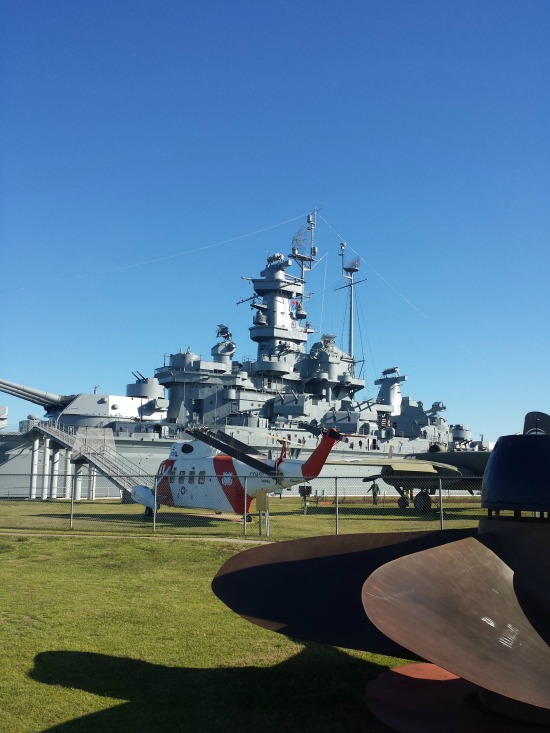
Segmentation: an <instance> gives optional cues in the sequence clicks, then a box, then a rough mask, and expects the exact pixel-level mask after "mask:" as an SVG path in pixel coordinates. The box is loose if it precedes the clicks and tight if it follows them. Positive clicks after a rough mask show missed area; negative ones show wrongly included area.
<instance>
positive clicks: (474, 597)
mask: <svg viewBox="0 0 550 733" xmlns="http://www.w3.org/2000/svg"><path fill="white" fill-rule="evenodd" d="M543 529H544V530H546V527H544V528H543ZM531 534H534V537H531ZM510 537H511V538H512V539H515V538H514V536H513V534H512V533H510ZM547 539H548V538H547V532H545V533H542V532H539V533H536V532H535V533H527V534H525V535H524V541H523V548H521V545H520V544H519V543H518V547H519V548H520V549H525V550H526V551H529V550H531V555H532V556H531V557H529V555H528V552H527V558H526V559H525V560H524V559H523V558H522V557H521V556H520V555H518V554H516V553H514V558H513V560H514V562H513V564H514V565H515V568H514V569H512V568H511V567H510V566H509V565H507V564H506V563H505V562H504V561H503V560H502V559H501V558H500V557H499V556H498V555H497V554H496V553H495V552H494V551H493V550H492V549H491V548H490V545H491V544H492V542H493V541H494V539H493V536H492V535H491V534H488V535H479V536H478V537H469V538H466V539H461V540H458V541H455V542H450V543H447V544H444V545H440V546H439V547H434V548H431V549H427V550H423V551H421V552H418V553H416V554H414V555H407V556H402V557H401V558H399V559H396V560H395V561H394V562H391V563H386V564H384V565H383V566H381V567H379V568H378V569H377V570H376V571H375V572H374V573H372V575H370V577H369V578H368V579H367V580H366V582H365V584H364V586H363V591H362V597H363V605H364V607H365V611H366V613H367V614H368V617H369V618H370V620H371V622H372V623H374V624H375V625H376V626H377V627H378V629H380V631H382V632H383V633H384V634H386V636H387V637H389V638H390V639H392V640H393V641H394V642H396V643H397V644H402V645H403V646H406V647H407V648H409V649H410V650H411V651H412V652H413V653H414V654H416V655H418V656H419V657H422V658H424V659H428V660H430V661H431V662H434V663H435V664H437V665H438V666H440V667H443V668H444V669H446V670H448V671H449V672H453V673H454V674H456V675H459V676H460V677H463V678H464V679H466V680H468V681H469V682H473V683H474V684H476V685H478V686H479V687H481V688H483V689H484V690H489V691H491V692H494V693H496V694H497V695H502V696H504V697H507V698H512V699H514V700H519V701H521V702H523V703H528V704H529V705H534V706H537V707H540V708H543V709H545V710H548V709H550V699H549V696H548V690H549V689H550V648H549V647H548V645H547V643H545V638H546V639H548V632H549V624H548V620H547V619H548V605H547V602H548V596H549V594H548V593H546V598H544V589H543V590H542V591H539V593H538V597H536V596H535V594H534V593H533V592H529V593H527V592H525V593H523V592H522V587H521V582H522V579H523V578H522V576H527V577H526V578H525V581H526V582H527V583H528V582H529V577H528V576H529V573H530V572H531V571H532V568H533V565H534V564H535V563H534V562H533V560H534V558H538V564H539V565H540V566H542V568H544V569H547V568H548V562H547V561H546V548H547ZM533 544H534V545H535V547H532V545H533ZM488 545H489V546H488ZM504 546H506V543H504ZM536 550H538V552H537V551H536ZM527 560H528V561H527ZM544 577H546V578H547V575H546V576H545V575H544V574H543V573H542V572H541V573H540V577H539V581H540V580H542V579H543V578H544ZM540 586H544V583H539V587H540ZM531 591H532V589H531ZM545 601H546V603H545Z"/></svg>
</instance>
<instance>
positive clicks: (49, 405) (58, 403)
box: [0, 379, 77, 412]
mask: <svg viewBox="0 0 550 733" xmlns="http://www.w3.org/2000/svg"><path fill="white" fill-rule="evenodd" d="M0 392H5V393H6V394H9V395H12V397H19V398H21V399H22V400H28V401H29V402H33V403H34V404H35V405H41V406H42V407H43V408H44V409H45V410H46V412H48V411H50V410H54V409H55V410H59V409H63V407H65V405H68V404H69V402H71V401H72V400H74V398H75V397H77V395H74V394H72V395H60V394H55V392H45V391H44V390H42V389H34V388H33V387H25V386H24V385H23V384H17V382H10V381H8V380H7V379H0Z"/></svg>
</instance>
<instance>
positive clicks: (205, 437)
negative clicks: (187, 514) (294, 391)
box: [130, 428, 340, 514]
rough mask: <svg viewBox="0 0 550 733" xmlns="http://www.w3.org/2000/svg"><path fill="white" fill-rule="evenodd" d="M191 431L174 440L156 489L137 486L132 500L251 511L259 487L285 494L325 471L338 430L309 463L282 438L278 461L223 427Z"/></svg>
mask: <svg viewBox="0 0 550 733" xmlns="http://www.w3.org/2000/svg"><path fill="white" fill-rule="evenodd" d="M186 432H188V433H189V434H190V435H192V436H193V437H194V438H195V440H192V441H188V442H180V443H174V445H173V446H172V448H171V450H170V455H169V456H168V458H167V459H166V460H165V461H163V462H162V463H161V465H160V468H159V472H158V474H157V479H156V487H155V488H156V492H155V491H153V490H152V489H150V488H148V487H146V486H134V487H133V488H132V489H131V491H130V493H131V495H132V498H133V499H134V501H136V502H137V503H138V504H143V505H144V506H145V507H146V508H147V509H148V510H149V511H151V510H153V509H154V507H155V493H156V500H157V507H158V506H159V505H161V504H164V505H166V506H179V507H200V508H203V509H212V510H214V511H223V512H237V513H238V514H247V513H248V512H249V511H250V507H251V505H252V501H253V500H254V498H255V496H256V493H257V492H258V491H267V492H269V493H282V491H283V489H285V488H289V487H290V486H293V485H294V484H298V483H300V482H302V481H309V480H310V479H313V478H315V477H316V476H318V475H319V473H320V472H321V469H322V468H323V466H324V465H325V461H326V460H327V457H328V455H329V453H330V451H331V449H332V446H333V445H334V444H335V443H336V442H337V441H338V440H340V434H339V433H338V432H337V431H336V430H334V429H333V428H330V429H329V430H327V431H325V432H324V433H323V435H322V438H321V441H320V442H319V445H317V447H316V448H315V450H314V451H313V452H312V453H311V455H310V456H309V458H308V459H307V460H306V461H299V460H296V459H292V458H287V457H286V445H285V443H284V442H283V445H282V449H281V454H280V456H279V458H278V459H277V460H272V459H270V458H267V456H265V455H264V454H263V453H259V452H258V451H255V450H254V449H251V448H250V446H248V445H245V444H244V443H241V442H240V441H238V440H236V439H235V438H232V437H231V436H229V435H227V434H226V433H224V432H222V431H221V430H219V431H218V432H217V433H213V432H211V431H210V430H208V429H201V428H194V429H189V430H187V431H186Z"/></svg>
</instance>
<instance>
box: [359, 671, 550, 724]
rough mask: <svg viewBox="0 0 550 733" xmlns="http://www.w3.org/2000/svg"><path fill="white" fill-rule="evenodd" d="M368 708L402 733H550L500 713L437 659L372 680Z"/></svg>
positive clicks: (469, 684) (469, 683)
mask: <svg viewBox="0 0 550 733" xmlns="http://www.w3.org/2000/svg"><path fill="white" fill-rule="evenodd" d="M367 700H368V704H369V709H370V710H371V711H372V712H373V713H374V715H376V717H377V718H378V719H379V720H381V721H382V722H384V723H385V724H386V725H387V726H389V727H390V728H391V729H392V730H394V731H397V733H441V732H442V731H444V733H527V732H528V733H548V728H547V727H546V726H542V725H537V724H532V723H530V724H529V725H528V726H526V725H525V723H524V722H522V721H519V720H515V719H514V718H511V717H509V716H502V715H495V713H492V712H491V711H490V710H488V709H486V708H484V707H483V706H482V705H480V704H479V701H478V688H477V687H476V686H475V685H473V684H472V683H471V682H467V681H466V680H463V679H462V678H460V677H457V676H456V675H453V674H451V673H449V672H446V671H445V670H443V669H441V668H440V667H437V666H436V665H434V664H427V663H420V664H408V665H407V666H405V667H397V668H396V669H392V670H388V671H387V672H383V673H382V674H381V675H379V676H378V677H376V679H374V680H371V681H370V682H369V683H368V685H367Z"/></svg>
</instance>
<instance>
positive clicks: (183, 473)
mask: <svg viewBox="0 0 550 733" xmlns="http://www.w3.org/2000/svg"><path fill="white" fill-rule="evenodd" d="M184 481H185V471H180V473H179V477H178V482H179V483H180V484H182V483H183V482H184Z"/></svg>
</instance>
